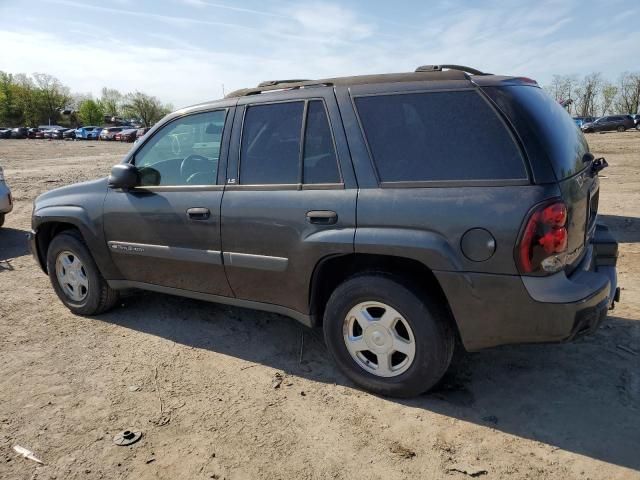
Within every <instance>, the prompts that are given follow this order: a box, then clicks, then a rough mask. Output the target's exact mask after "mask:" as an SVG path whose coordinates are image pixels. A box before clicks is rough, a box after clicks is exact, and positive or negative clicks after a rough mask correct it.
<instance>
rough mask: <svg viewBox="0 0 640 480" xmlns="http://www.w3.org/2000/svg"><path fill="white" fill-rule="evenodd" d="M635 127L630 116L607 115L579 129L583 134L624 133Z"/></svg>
mask: <svg viewBox="0 0 640 480" xmlns="http://www.w3.org/2000/svg"><path fill="white" fill-rule="evenodd" d="M635 126H636V125H635V123H634V121H633V117H632V116H631V115H609V116H606V117H600V118H598V119H597V120H595V121H593V122H591V123H585V124H583V125H582V127H580V128H582V131H583V132H584V133H593V132H611V131H618V132H624V131H625V130H628V129H630V128H635Z"/></svg>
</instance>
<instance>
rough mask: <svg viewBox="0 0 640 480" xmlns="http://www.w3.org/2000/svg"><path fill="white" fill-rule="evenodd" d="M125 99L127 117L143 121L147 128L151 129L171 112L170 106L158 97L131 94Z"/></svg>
mask: <svg viewBox="0 0 640 480" xmlns="http://www.w3.org/2000/svg"><path fill="white" fill-rule="evenodd" d="M125 99H126V101H125V104H124V112H125V113H126V115H127V116H130V117H133V118H137V119H139V120H141V121H142V123H143V124H144V126H145V127H150V126H151V125H153V124H154V123H156V122H157V121H158V120H160V119H161V118H162V117H164V116H165V115H166V114H167V113H169V112H170V111H171V106H170V105H163V104H162V103H161V102H160V100H158V99H157V98H156V97H152V96H151V95H147V94H146V93H142V92H134V93H129V94H128V95H127V96H126V97H125Z"/></svg>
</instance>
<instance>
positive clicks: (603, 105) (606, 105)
mask: <svg viewBox="0 0 640 480" xmlns="http://www.w3.org/2000/svg"><path fill="white" fill-rule="evenodd" d="M617 94H618V87H616V86H615V85H614V84H612V83H611V82H609V81H608V80H606V81H604V82H603V84H602V86H601V88H600V97H601V99H600V113H601V115H603V116H604V115H606V114H607V113H612V112H611V107H612V106H613V101H614V100H615V98H616V95H617Z"/></svg>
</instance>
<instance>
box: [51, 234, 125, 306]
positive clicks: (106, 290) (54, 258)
mask: <svg viewBox="0 0 640 480" xmlns="http://www.w3.org/2000/svg"><path fill="white" fill-rule="evenodd" d="M47 272H48V273H49V279H50V280H51V284H52V285H53V289H54V290H55V292H56V294H57V295H58V298H60V300H61V301H62V303H64V304H65V305H66V306H67V308H68V309H69V310H71V311H72V312H73V313H77V314H79V315H98V314H100V313H103V312H106V311H107V310H109V309H111V308H113V306H114V305H115V304H116V302H117V301H118V292H117V291H116V290H113V289H112V288H110V287H109V285H108V284H107V282H106V281H105V279H104V278H103V277H102V274H101V273H100V271H99V270H98V267H97V265H96V263H95V261H94V260H93V257H92V256H91V253H90V252H89V249H88V248H87V246H86V245H85V243H84V241H83V239H82V236H81V235H80V234H79V232H77V231H75V230H67V231H64V232H62V233H60V234H59V235H57V236H56V237H55V238H54V239H53V240H52V241H51V244H50V245H49V249H48V250H47Z"/></svg>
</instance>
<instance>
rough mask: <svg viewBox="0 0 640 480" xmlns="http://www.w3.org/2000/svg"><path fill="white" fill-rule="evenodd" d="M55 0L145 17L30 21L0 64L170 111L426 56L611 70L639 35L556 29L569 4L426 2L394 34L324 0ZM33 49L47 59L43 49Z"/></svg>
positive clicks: (497, 68)
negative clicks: (152, 100) (141, 1)
mask: <svg viewBox="0 0 640 480" xmlns="http://www.w3.org/2000/svg"><path fill="white" fill-rule="evenodd" d="M54 1H55V2H57V3H63V4H65V5H72V6H78V8H84V9H85V10H87V11H93V12H96V13H98V14H100V13H104V14H110V13H115V12H118V13H119V14H120V15H123V16H125V17H131V19H134V20H136V21H137V19H141V22H142V19H144V23H143V25H144V29H140V30H139V31H137V32H136V37H135V38H134V39H131V38H124V37H121V36H119V34H118V33H117V32H116V31H115V29H110V28H108V23H107V24H105V21H102V22H100V21H98V20H97V19H99V18H100V15H91V14H89V15H86V16H85V17H77V18H76V19H75V20H72V21H65V22H66V23H65V25H66V26H67V27H68V28H67V31H66V32H67V34H61V35H56V34H54V33H45V30H44V29H43V30H38V29H36V28H35V27H30V28H29V29H27V28H26V27H23V28H19V27H13V28H14V29H13V30H9V29H8V27H7V28H5V27H0V44H2V45H20V48H19V49H17V48H6V49H4V50H3V53H2V57H1V59H0V69H2V70H7V71H11V72H16V73H17V72H26V73H31V72H34V71H41V72H47V73H51V74H53V75H55V76H57V77H59V78H60V79H61V80H62V81H63V82H64V83H65V84H67V85H69V86H70V87H71V88H72V90H74V91H80V92H87V91H91V92H93V93H94V94H98V92H99V90H100V88H101V87H102V86H109V87H114V88H118V89H120V90H122V91H132V90H142V91H145V92H147V93H150V94H153V95H156V96H158V97H160V98H161V99H162V100H164V101H169V102H172V103H173V104H174V105H175V106H176V107H180V106H184V105H187V104H192V103H197V102H200V101H204V100H209V99H213V98H219V97H220V96H221V84H222V83H224V84H225V88H226V90H227V91H230V90H232V89H235V88H241V87H245V86H253V85H256V84H257V83H258V82H259V81H262V80H268V79H276V78H323V77H331V76H338V75H354V74H368V73H376V72H397V71H408V70H413V69H414V68H415V67H416V66H418V65H422V64H428V63H432V64H438V63H457V64H463V65H464V64H467V65H470V66H474V67H477V68H479V69H481V70H486V71H491V72H494V73H505V74H515V75H524V76H532V77H534V78H538V79H539V80H542V81H545V80H548V79H550V77H551V75H552V74H553V73H561V74H564V73H579V74H580V73H587V72H591V71H594V70H595V71H602V72H603V73H604V74H605V76H607V77H609V78H614V77H615V76H617V74H618V73H619V72H620V71H623V70H634V69H638V63H637V61H636V60H634V57H633V55H632V53H631V52H632V50H631V49H632V48H633V45H638V44H640V32H638V31H635V30H631V31H627V32H624V31H620V30H613V29H601V30H599V31H598V32H595V33H593V32H585V35H580V36H577V35H567V34H565V33H564V30H565V29H568V28H572V27H578V28H580V29H581V27H580V25H576V23H575V19H574V17H575V10H574V9H575V7H576V5H577V4H576V3H575V2H576V1H577V0H570V1H567V2H563V3H562V4H558V3H557V2H553V1H543V2H541V3H539V4H532V5H527V6H518V7H514V8H510V9H508V10H507V9H505V8H499V7H498V6H496V5H495V4H489V5H485V6H483V7H482V8H466V9H464V10H462V9H458V8H451V9H448V10H446V14H444V16H442V15H443V11H442V9H440V10H437V9H425V10H424V11H422V12H416V19H415V23H416V24H417V25H419V24H420V23H424V28H416V29H403V31H402V33H401V34H396V35H398V36H392V35H390V34H389V33H388V32H387V31H386V30H385V29H384V28H383V27H382V26H381V25H382V24H384V23H385V22H384V21H382V20H378V19H375V17H373V16H372V15H371V14H370V12H367V14H366V15H360V14H359V13H358V12H356V11H354V10H352V9H349V8H346V7H344V6H341V5H338V4H335V3H327V2H315V3H311V4H294V5H293V6H292V7H291V8H288V9H287V10H286V11H285V10H280V9H276V10H273V9H268V10H267V9H266V7H265V10H264V11H262V10H255V11H253V13H256V14H255V15H250V16H249V17H250V18H247V17H246V15H243V14H242V12H237V13H236V14H234V13H232V14H231V15H232V16H231V17H229V16H225V17H224V18H225V20H226V19H227V18H231V20H233V21H230V22H227V21H224V22H222V21H217V20H215V18H216V17H215V16H214V17H209V16H208V15H207V12H208V11H209V10H210V8H209V7H211V8H225V9H227V10H229V9H230V8H231V9H235V10H239V9H243V7H229V6H227V5H225V6H224V7H220V5H221V4H217V3H213V2H209V1H205V0H202V1H201V0H198V1H199V2H200V3H203V4H204V5H203V6H202V8H198V9H197V10H196V11H195V12H200V13H197V14H194V10H190V9H186V8H181V9H180V10H179V11H180V15H178V16H173V15H168V14H166V12H163V13H149V12H141V11H137V10H134V9H135V8H136V3H135V2H133V3H132V4H131V6H128V7H125V8H123V9H116V8H112V7H108V6H105V7H102V6H98V5H95V4H93V5H89V4H80V3H79V2H76V1H73V0H54ZM182 1H183V2H184V1H194V0H182ZM183 6H184V4H183ZM244 10H249V9H244ZM123 11H124V13H123ZM229 11H230V12H231V10H229ZM434 12H437V13H434ZM89 13H91V12H89ZM245 13H249V12H245ZM190 14H191V15H195V16H192V17H190V16H188V15H190ZM431 15H436V16H431ZM80 18H82V20H80ZM93 19H96V20H93ZM256 19H257V20H256ZM96 23H97V25H98V26H97V27H96V25H94V24H96ZM30 25H31V24H30ZM168 26H169V27H170V28H168ZM211 27H215V28H211ZM3 28H5V29H4V30H2V29H3ZM16 28H17V29H16ZM70 30H74V31H78V32H83V33H82V38H83V41H82V42H81V43H78V42H76V41H73V40H71V39H70V38H71V37H74V35H72V36H70V35H68V32H69V31H70ZM75 37H76V38H77V36H75ZM43 45H46V46H47V48H46V51H47V52H55V55H48V54H43ZM620 45H623V46H624V45H627V46H628V47H629V48H628V49H627V48H625V47H622V48H618V46H620Z"/></svg>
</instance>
